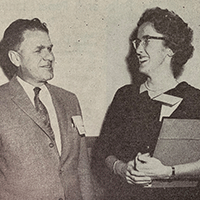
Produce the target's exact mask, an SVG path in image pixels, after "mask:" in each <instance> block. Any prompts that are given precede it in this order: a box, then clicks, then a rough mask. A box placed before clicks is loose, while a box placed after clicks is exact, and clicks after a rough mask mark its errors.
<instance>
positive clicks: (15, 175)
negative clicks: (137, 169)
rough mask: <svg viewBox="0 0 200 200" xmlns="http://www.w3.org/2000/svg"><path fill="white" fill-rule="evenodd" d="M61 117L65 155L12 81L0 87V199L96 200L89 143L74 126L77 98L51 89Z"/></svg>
mask: <svg viewBox="0 0 200 200" xmlns="http://www.w3.org/2000/svg"><path fill="white" fill-rule="evenodd" d="M47 88H48V89H49V91H50V94H51V96H52V100H53V104H54V106H55V110H56V113H57V117H58V122H59V127H60V133H61V142H62V152H61V156H59V154H58V151H57V148H56V144H55V142H54V141H52V139H51V137H50V136H49V133H48V130H46V129H45V127H44V125H43V124H42V123H41V120H40V118H39V116H38V115H37V113H36V111H35V109H34V106H33V105H32V103H31V101H30V99H29V98H28V96H27V94H26V93H25V91H24V90H23V88H22V87H21V85H20V84H19V83H18V81H17V80H16V77H14V78H13V79H12V80H11V81H10V82H9V83H7V84H5V85H3V86H1V87H0V199H2V200H7V199H9V200H15V199H16V200H29V199H31V200H34V199H37V200H38V199H42V200H43V199H44V200H46V199H48V200H54V199H57V200H58V199H68V200H72V199H73V200H74V199H78V200H79V199H86V200H89V199H91V200H92V199H93V197H92V194H93V192H92V185H91V179H90V170H89V166H88V157H87V150H86V144H85V137H81V136H80V135H79V133H78V132H77V130H76V128H74V127H73V126H72V121H71V117H72V116H75V115H81V110H80V107H79V103H78V100H77V98H76V96H75V95H74V94H72V93H70V92H68V91H65V90H63V89H61V88H58V87H55V86H52V85H50V84H47Z"/></svg>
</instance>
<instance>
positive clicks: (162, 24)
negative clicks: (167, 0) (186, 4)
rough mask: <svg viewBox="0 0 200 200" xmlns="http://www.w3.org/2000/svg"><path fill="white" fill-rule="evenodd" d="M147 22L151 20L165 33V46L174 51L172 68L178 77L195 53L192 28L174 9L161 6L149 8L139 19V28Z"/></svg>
mask: <svg viewBox="0 0 200 200" xmlns="http://www.w3.org/2000/svg"><path fill="white" fill-rule="evenodd" d="M145 22H150V23H151V24H152V25H153V27H154V28H155V30H156V31H157V32H158V33H160V34H163V35H164V37H165V46H167V47H169V48H170V49H171V50H172V51H173V53H174V55H173V57H172V60H171V69H172V72H173V75H174V77H175V78H177V77H178V76H180V75H181V73H182V71H183V65H184V64H185V63H186V62H187V61H188V59H189V58H191V57H192V55H193V51H194V47H193V46H192V44H191V42H192V39H193V31H192V29H191V28H190V27H188V24H187V23H185V22H184V21H183V20H182V19H181V18H180V17H179V16H178V15H177V14H175V13H174V12H173V11H171V12H170V11H169V10H167V9H161V8H159V7H156V8H152V9H147V10H146V11H145V12H144V13H143V15H142V16H141V18H140V19H139V21H138V24H137V29H138V28H139V27H140V26H141V25H142V24H143V23H145Z"/></svg>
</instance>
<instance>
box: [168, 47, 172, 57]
mask: <svg viewBox="0 0 200 200" xmlns="http://www.w3.org/2000/svg"><path fill="white" fill-rule="evenodd" d="M167 55H168V56H169V57H172V56H173V55H174V52H173V51H172V50H171V49H170V48H169V49H168V54H167Z"/></svg>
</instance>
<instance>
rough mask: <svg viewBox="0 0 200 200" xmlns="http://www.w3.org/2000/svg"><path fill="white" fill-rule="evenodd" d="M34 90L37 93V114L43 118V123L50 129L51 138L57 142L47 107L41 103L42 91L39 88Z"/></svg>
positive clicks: (35, 101) (35, 99) (35, 98)
mask: <svg viewBox="0 0 200 200" xmlns="http://www.w3.org/2000/svg"><path fill="white" fill-rule="evenodd" d="M33 90H34V92H35V97H34V103H35V109H36V111H37V113H38V114H39V115H40V116H41V119H42V122H43V123H44V125H45V126H46V128H47V129H48V133H49V135H50V136H51V138H52V139H53V140H55V136H54V133H53V130H52V128H51V124H50V119H49V114H48V111H47V109H46V107H45V105H44V104H43V103H42V102H41V100H40V98H39V92H40V90H41V89H40V88H39V87H35V88H34V89H33Z"/></svg>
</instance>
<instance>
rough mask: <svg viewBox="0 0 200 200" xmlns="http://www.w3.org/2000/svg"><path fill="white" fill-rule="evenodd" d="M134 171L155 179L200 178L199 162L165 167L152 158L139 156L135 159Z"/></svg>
mask: <svg viewBox="0 0 200 200" xmlns="http://www.w3.org/2000/svg"><path fill="white" fill-rule="evenodd" d="M136 169H137V170H138V171H140V172H143V173H144V174H145V175H146V176H150V177H152V178H156V179H157V178H159V179H163V178H169V177H171V176H174V177H178V178H181V177H182V178H184V177H186V176H187V177H188V176H190V177H194V176H195V177H200V160H198V161H196V162H192V163H187V164H180V165H174V166H165V165H163V164H162V163H161V162H160V160H158V159H156V158H154V157H150V156H148V155H145V154H143V155H142V154H139V155H138V156H137V159H136Z"/></svg>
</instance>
